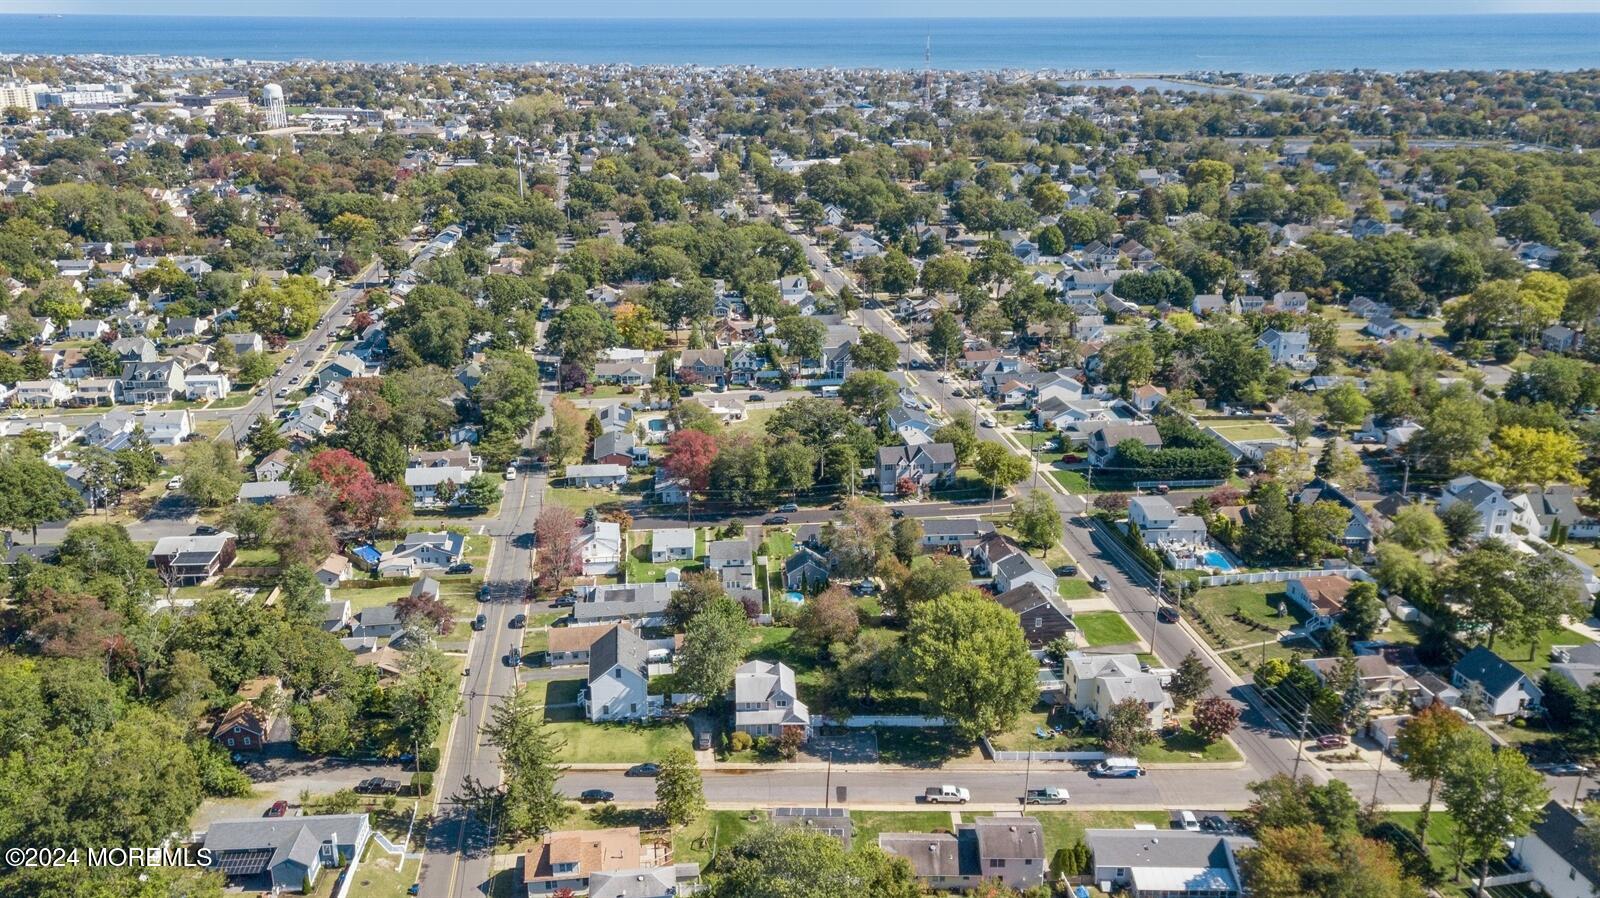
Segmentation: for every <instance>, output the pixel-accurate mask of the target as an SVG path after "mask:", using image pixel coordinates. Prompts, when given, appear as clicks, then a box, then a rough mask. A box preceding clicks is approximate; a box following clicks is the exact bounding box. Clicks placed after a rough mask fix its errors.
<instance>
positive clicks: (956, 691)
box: [903, 590, 1038, 740]
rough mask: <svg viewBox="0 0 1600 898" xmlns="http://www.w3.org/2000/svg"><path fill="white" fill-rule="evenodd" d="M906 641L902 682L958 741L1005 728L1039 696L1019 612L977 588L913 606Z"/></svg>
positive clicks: (1033, 664)
mask: <svg viewBox="0 0 1600 898" xmlns="http://www.w3.org/2000/svg"><path fill="white" fill-rule="evenodd" d="M904 646H905V648H904V656H903V658H904V661H903V663H904V666H905V676H906V680H907V682H908V683H909V684H910V685H912V686H913V687H914V688H917V689H920V690H922V691H923V693H924V694H925V695H926V696H927V703H928V707H929V710H930V712H931V713H933V714H936V715H939V716H941V717H943V718H945V720H946V721H948V722H949V723H950V725H951V727H952V728H953V729H954V731H955V732H956V734H957V735H959V736H960V737H962V738H963V739H967V740H975V739H977V738H978V737H979V736H984V735H988V734H991V733H997V732H1000V731H1002V730H1005V729H1008V728H1009V727H1011V726H1012V725H1013V724H1014V723H1015V722H1016V720H1017V718H1018V717H1019V716H1021V714H1022V713H1023V712H1024V711H1026V710H1028V709H1029V708H1030V707H1032V706H1033V703H1034V701H1035V700H1036V699H1037V696H1038V689H1037V686H1036V685H1035V682H1034V676H1035V666H1036V665H1035V663H1034V661H1033V658H1032V657H1031V656H1029V654H1028V643H1027V639H1026V638H1025V637H1024V636H1023V633H1022V626H1021V624H1020V623H1019V622H1018V620H1017V616H1016V615H1015V614H1013V613H1012V612H1010V611H1008V610H1006V609H1005V608H1002V607H1000V606H999V605H996V604H995V603H994V602H992V601H990V600H988V599H985V598H984V597H983V596H981V595H979V594H977V593H975V592H972V591H965V590H964V591H961V592H956V593H953V594H951V595H947V596H942V597H940V598H936V599H933V600H932V601H929V602H924V603H922V604H920V605H918V606H916V607H915V608H913V609H912V610H911V620H910V624H909V625H908V627H907V628H906V637H905V642H904Z"/></svg>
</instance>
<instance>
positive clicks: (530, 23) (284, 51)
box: [0, 14, 1600, 73]
mask: <svg viewBox="0 0 1600 898" xmlns="http://www.w3.org/2000/svg"><path fill="white" fill-rule="evenodd" d="M928 39H931V40H932V44H933V63H934V66H935V67H936V68H940V69H961V70H975V69H1003V68H1016V69H1039V68H1054V69H1115V70H1117V71H1121V72H1139V73H1178V72H1185V71H1193V70H1209V71H1238V72H1303V71H1315V70H1327V69H1352V68H1370V69H1379V70H1383V71H1404V70H1408V69H1435V70H1437V69H1456V68H1471V69H1556V70H1572V69H1580V68H1590V67H1600V15H1576V14H1574V15H1565V14H1562V15H1483V16H1448V17H1408V16H1399V17H1387V18H1383V17H1350V18H1325V17H1306V18H1289V17H1285V18H1215V19H1194V18H1184V19H1104V18H1101V19H1073V18H1065V19H930V20H926V21H921V20H915V19H850V20H800V19H795V20H773V19H764V20H763V19H744V20H711V19H607V20H598V19H595V20H586V19H449V18H437V19H433V18H430V19H339V18H250V17H215V18H211V17H181V18H180V17H165V16H148V17H135V16H39V15H0V52H13V53H110V54H168V55H178V54H190V55H202V56H214V57H231V58H247V59H274V60H289V59H323V60H351V61H359V62H418V63H436V62H491V63H524V62H571V63H609V62H619V63H635V64H652V65H675V64H702V65H724V64H753V65H764V66H798V67H846V68H881V69H902V70H906V69H920V68H922V64H923V63H922V58H923V45H924V41H925V40H928Z"/></svg>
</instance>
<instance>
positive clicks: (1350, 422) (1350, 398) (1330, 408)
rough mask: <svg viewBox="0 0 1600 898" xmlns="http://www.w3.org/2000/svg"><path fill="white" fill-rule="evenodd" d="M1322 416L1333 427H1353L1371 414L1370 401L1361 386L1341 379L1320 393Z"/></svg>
mask: <svg viewBox="0 0 1600 898" xmlns="http://www.w3.org/2000/svg"><path fill="white" fill-rule="evenodd" d="M1322 409H1323V417H1324V418H1325V419H1326V420H1327V422H1328V424H1329V426H1331V427H1335V428H1347V427H1354V426H1356V425H1357V424H1360V423H1361V422H1362V421H1365V420H1366V419H1367V416H1368V415H1370V414H1372V402H1371V401H1370V400H1368V399H1367V397H1366V396H1365V395H1364V394H1363V393H1362V392H1361V388H1360V387H1358V386H1356V385H1355V384H1353V383H1351V382H1349V381H1342V382H1340V383H1339V384H1337V385H1335V386H1334V387H1333V389H1331V390H1328V391H1327V392H1325V393H1323V394H1322Z"/></svg>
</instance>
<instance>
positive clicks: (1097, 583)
mask: <svg viewBox="0 0 1600 898" xmlns="http://www.w3.org/2000/svg"><path fill="white" fill-rule="evenodd" d="M1089 585H1090V586H1092V587H1094V589H1095V591H1096V592H1105V591H1106V590H1107V589H1108V588H1110V586H1111V584H1110V583H1107V582H1106V578H1104V577H1100V576H1096V577H1095V578H1094V579H1093V580H1090V581H1089Z"/></svg>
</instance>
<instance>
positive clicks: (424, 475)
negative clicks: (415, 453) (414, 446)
mask: <svg viewBox="0 0 1600 898" xmlns="http://www.w3.org/2000/svg"><path fill="white" fill-rule="evenodd" d="M472 475H473V472H472V471H470V470H468V469H466V468H463V467H461V466H459V465H435V466H431V467H421V468H406V471H405V475H404V476H405V484H406V488H407V489H409V490H411V504H412V505H413V506H415V507H417V508H432V507H434V506H436V505H442V504H446V503H444V502H442V501H441V499H440V492H441V490H440V488H441V486H442V485H443V484H445V483H449V484H450V485H451V486H453V487H455V488H456V489H457V490H459V489H460V488H461V487H462V486H464V485H465V484H466V482H467V481H468V480H471V479H472ZM451 498H452V501H453V500H454V496H452V497H451Z"/></svg>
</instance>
